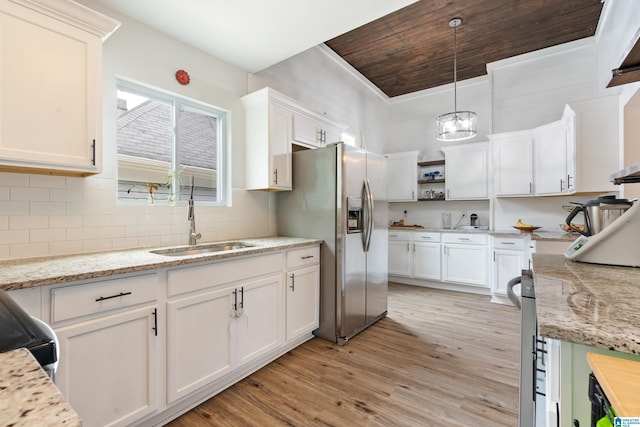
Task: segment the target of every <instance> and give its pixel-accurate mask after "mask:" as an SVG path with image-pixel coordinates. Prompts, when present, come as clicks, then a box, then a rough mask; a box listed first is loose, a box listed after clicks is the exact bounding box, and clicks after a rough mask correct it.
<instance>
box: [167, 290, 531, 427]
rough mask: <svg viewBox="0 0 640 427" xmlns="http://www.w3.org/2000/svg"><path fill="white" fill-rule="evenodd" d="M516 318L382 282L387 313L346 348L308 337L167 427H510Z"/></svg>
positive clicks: (472, 298)
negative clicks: (305, 341) (300, 343)
mask: <svg viewBox="0 0 640 427" xmlns="http://www.w3.org/2000/svg"><path fill="white" fill-rule="evenodd" d="M519 322H520V316H519V312H518V311H517V309H516V308H514V307H511V306H503V305H498V304H491V303H490V302H489V297H487V296H480V295H472V294H466V293H457V292H450V291H443V290H435V289H428V288H420V287H414V286H407V285H400V284H390V289H389V313H388V317H387V318H385V319H382V320H381V321H379V322H377V323H376V324H375V325H373V326H372V327H370V328H368V329H367V330H365V331H363V332H362V333H360V334H359V335H357V336H356V337H355V338H353V339H352V340H350V341H349V342H348V343H347V345H345V346H343V347H340V346H337V345H334V344H332V343H329V342H327V341H324V340H321V339H319V338H314V339H312V340H311V341H308V342H307V343H305V344H303V345H302V346H300V347H298V348H296V349H294V350H293V351H291V352H289V353H287V354H285V355H284V356H282V357H281V358H279V359H278V360H276V361H274V362H273V363H271V364H269V365H268V366H266V367H264V368H263V369H261V370H259V371H258V372H256V373H254V374H253V375H251V376H250V377H248V378H246V379H244V380H243V381H241V382H239V383H237V384H235V385H234V386H232V387H231V388H229V389H227V390H226V391H224V392H222V393H220V394H219V395H217V396H215V397H214V398H212V399H210V400H209V401H207V402H205V403H203V404H202V405H200V406H199V407H197V408H195V409H194V410H192V411H190V412H189V413H187V414H185V415H183V416H182V417H180V418H178V419H177V420H175V421H173V422H172V423H170V424H169V426H171V427H180V426H184V427H187V426H192V427H197V426H234V427H235V426H336V427H338V426H385V427H386V426H430V427H439V426H448V427H450V426H474V427H475V426H508V427H513V426H516V425H517V421H518V415H517V413H518V372H519V367H518V363H519V338H518V336H519Z"/></svg>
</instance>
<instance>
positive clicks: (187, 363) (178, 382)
mask: <svg viewBox="0 0 640 427" xmlns="http://www.w3.org/2000/svg"><path fill="white" fill-rule="evenodd" d="M232 292H233V288H224V289H220V290H215V291H210V292H204V293H200V294H198V295H195V296H190V297H186V298H180V299H177V300H174V301H171V302H169V303H167V325H168V336H167V348H168V352H167V363H168V365H169V366H168V373H169V375H168V392H169V396H168V399H169V402H173V401H175V400H178V399H180V398H181V397H184V396H187V395H188V394H189V393H191V392H193V391H195V390H197V389H199V388H201V387H203V386H205V385H207V384H209V383H210V382H212V381H214V380H216V379H217V378H220V377H221V376H223V375H225V374H227V373H228V372H230V371H231V369H232V368H233V366H232V365H233V355H232V347H231V333H230V327H231V323H230V322H231V308H232V304H233V300H232V297H233V293H232Z"/></svg>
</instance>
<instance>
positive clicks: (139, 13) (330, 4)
mask: <svg viewBox="0 0 640 427" xmlns="http://www.w3.org/2000/svg"><path fill="white" fill-rule="evenodd" d="M97 1H98V2H100V3H102V4H103V5H105V6H107V7H109V8H112V9H114V10H117V11H119V12H121V13H123V14H125V15H127V16H130V17H132V18H134V19H136V20H138V21H140V22H144V23H145V24H147V25H149V26H151V27H153V28H155V29H157V30H159V31H161V32H163V33H166V34H169V35H170V36H172V37H174V38H176V39H178V40H181V41H182V42H184V43H187V44H189V45H192V46H194V47H196V48H198V49H201V50H203V51H205V52H208V53H210V54H211V55H213V56H215V57H217V58H219V59H221V60H223V61H225V62H228V63H230V64H233V65H235V66H237V67H240V68H241V69H243V70H245V71H248V72H252V73H254V72H258V71H260V70H263V69H265V68H267V67H269V66H271V65H274V64H276V63H278V62H280V61H282V60H284V59H287V58H290V57H291V56H293V55H296V54H298V53H300V52H303V51H305V50H307V49H309V48H311V47H313V46H316V45H318V44H321V43H323V42H325V41H327V40H329V39H332V38H333V37H336V36H338V35H340V34H343V33H346V32H347V31H350V30H352V29H354V28H357V27H359V26H361V25H363V24H365V23H367V22H371V21H373V20H375V19H377V18H380V17H382V16H384V15H387V14H389V13H391V12H393V11H395V10H397V9H400V8H402V7H404V6H407V5H409V4H411V3H414V2H415V1H416V0H181V1H176V0H97Z"/></svg>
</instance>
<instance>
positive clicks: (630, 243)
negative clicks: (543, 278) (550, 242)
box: [564, 201, 640, 267]
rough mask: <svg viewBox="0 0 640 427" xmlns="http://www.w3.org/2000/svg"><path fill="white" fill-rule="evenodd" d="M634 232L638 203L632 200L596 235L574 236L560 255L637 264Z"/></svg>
mask: <svg viewBox="0 0 640 427" xmlns="http://www.w3.org/2000/svg"><path fill="white" fill-rule="evenodd" d="M630 203H631V202H630ZM638 235H640V203H639V202H637V201H636V202H634V203H632V205H631V207H629V208H627V209H626V210H625V212H624V213H623V214H622V215H620V216H619V217H617V219H616V220H615V221H613V222H611V223H610V224H608V225H607V227H606V228H605V229H604V230H602V231H600V232H599V233H598V234H595V235H593V236H589V237H587V236H580V237H578V238H577V239H576V240H574V241H573V243H571V245H569V247H568V248H567V250H566V251H565V252H564V255H565V257H567V258H569V259H571V260H573V261H580V262H589V263H593V264H610V265H620V266H624V267H640V246H638Z"/></svg>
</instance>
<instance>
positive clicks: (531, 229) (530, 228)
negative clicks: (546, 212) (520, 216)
mask: <svg viewBox="0 0 640 427" xmlns="http://www.w3.org/2000/svg"><path fill="white" fill-rule="evenodd" d="M513 228H516V229H518V230H520V232H521V233H531V232H533V231H535V230H537V229H538V228H540V227H520V226H518V225H514V226H513Z"/></svg>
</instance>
